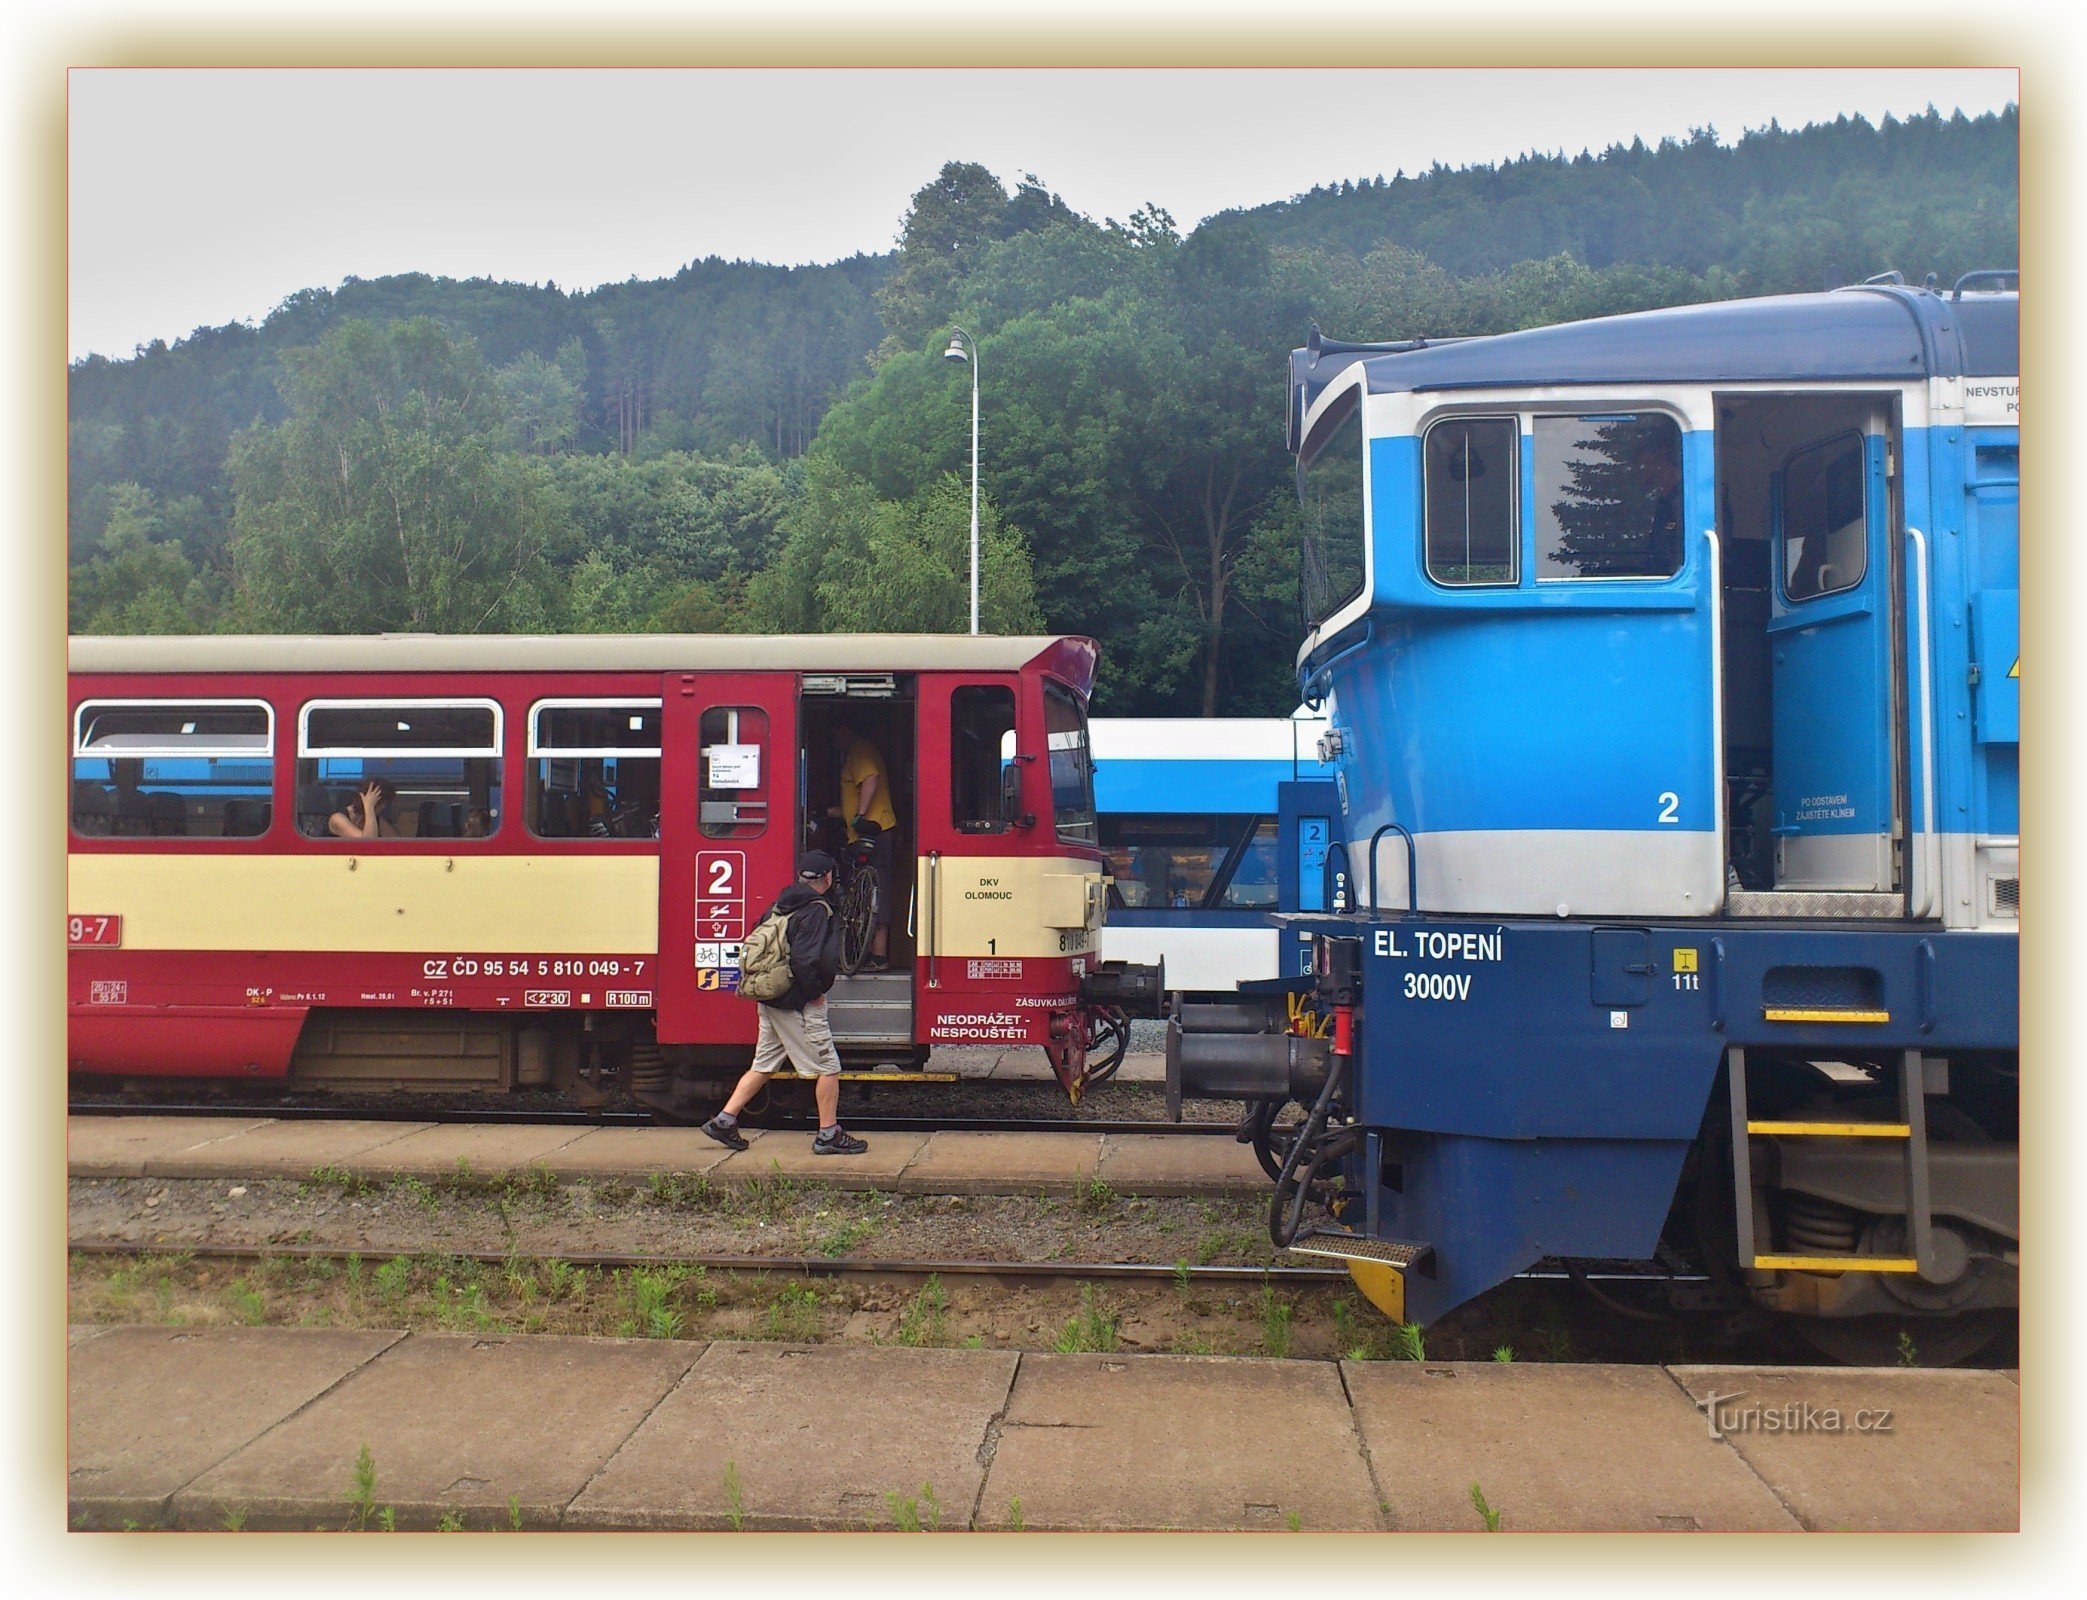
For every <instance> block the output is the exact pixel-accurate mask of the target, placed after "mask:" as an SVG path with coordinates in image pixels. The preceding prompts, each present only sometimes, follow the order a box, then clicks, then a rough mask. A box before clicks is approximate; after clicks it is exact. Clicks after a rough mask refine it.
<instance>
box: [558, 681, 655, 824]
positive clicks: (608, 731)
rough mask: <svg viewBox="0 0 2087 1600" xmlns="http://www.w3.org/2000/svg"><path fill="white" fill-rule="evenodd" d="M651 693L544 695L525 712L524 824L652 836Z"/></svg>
mask: <svg viewBox="0 0 2087 1600" xmlns="http://www.w3.org/2000/svg"><path fill="white" fill-rule="evenodd" d="M659 724H660V710H659V702H658V701H657V700H544V701H540V702H538V704H537V705H536V706H534V707H533V708H532V709H531V711H530V715H529V785H528V788H529V794H528V805H527V810H528V821H529V831H530V832H531V833H533V834H535V835H536V836H537V837H538V838H540V839H656V838H658V837H659V751H660V736H659Z"/></svg>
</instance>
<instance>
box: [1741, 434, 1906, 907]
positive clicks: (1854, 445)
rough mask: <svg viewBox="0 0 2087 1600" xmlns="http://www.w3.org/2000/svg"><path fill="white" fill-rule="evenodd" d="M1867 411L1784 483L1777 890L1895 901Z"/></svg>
mask: <svg viewBox="0 0 2087 1600" xmlns="http://www.w3.org/2000/svg"><path fill="white" fill-rule="evenodd" d="M1891 452H1892V443H1891V437H1890V423H1889V419H1888V417H1887V416H1886V415H1885V413H1884V412H1883V410H1882V409H1881V408H1867V409H1866V411H1865V412H1863V413H1858V414H1857V415H1854V416H1851V417H1850V419H1849V421H1848V423H1847V424H1846V425H1844V426H1843V427H1842V428H1840V429H1839V430H1838V431H1836V432H1833V433H1831V434H1829V435H1827V436H1825V437H1822V438H1817V439H1813V440H1809V441H1807V442H1806V443H1804V444H1802V445H1800V446H1799V447H1798V448H1796V449H1795V450H1793V451H1792V452H1791V453H1790V454H1789V456H1788V457H1787V458H1786V460H1785V461H1784V463H1783V465H1782V468H1781V469H1780V470H1779V471H1778V472H1777V473H1776V475H1775V479H1774V488H1773V501H1774V519H1773V530H1774V531H1773V539H1772V543H1771V567H1772V573H1771V583H1770V586H1769V592H1770V601H1771V608H1770V613H1769V620H1768V627H1767V632H1768V640H1769V649H1770V651H1771V653H1772V659H1773V668H1772V674H1771V682H1772V695H1773V704H1774V717H1773V772H1774V819H1775V820H1774V824H1773V827H1772V832H1773V835H1774V839H1775V887H1776V888H1777V889H1779V890H1791V891H1845V892H1852V893H1868V894H1892V893H1896V892H1897V891H1898V890H1899V889H1900V888H1901V887H1902V886H1903V883H1902V878H1901V874H1900V871H1899V861H1898V855H1897V851H1896V849H1895V845H1896V842H1897V841H1898V840H1900V839H1902V838H1903V836H1904V834H1903V830H1902V828H1901V827H1900V821H1901V818H1902V816H1903V811H1902V809H1901V808H1900V806H1899V804H1898V799H1899V793H1900V791H1899V787H1898V784H1897V782H1896V781H1895V780H1896V776H1897V769H1898V762H1897V759H1896V755H1897V752H1896V751H1895V749H1894V742H1893V737H1892V734H1893V729H1894V727H1896V726H1897V724H1898V720H1899V719H1898V718H1897V716H1896V715H1895V714H1894V712H1895V703H1896V700H1897V695H1896V692H1895V691H1896V682H1895V675H1894V672H1893V667H1892V662H1893V654H1892V650H1893V646H1892V641H1893V640H1894V639H1895V638H1896V637H1897V629H1896V627H1895V626H1894V620H1895V619H1894V610H1893V597H1894V595H1895V594H1896V593H1897V585H1896V584H1895V582H1894V581H1893V563H1892V541H1891V538H1890V532H1891V527H1892V524H1893V521H1894V518H1893V517H1892V514H1891V493H1890V488H1891V486H1890V481H1889V477H1888V471H1889V462H1890V459H1891Z"/></svg>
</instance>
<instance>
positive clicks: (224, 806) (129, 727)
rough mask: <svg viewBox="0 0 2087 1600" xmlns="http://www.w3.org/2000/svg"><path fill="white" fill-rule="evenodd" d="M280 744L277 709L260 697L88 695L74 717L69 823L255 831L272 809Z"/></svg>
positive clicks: (187, 833)
mask: <svg viewBox="0 0 2087 1600" xmlns="http://www.w3.org/2000/svg"><path fill="white" fill-rule="evenodd" d="M274 753H275V714H274V713H273V712H272V711H271V710H270V709H269V707H268V706H267V705H266V704H265V703H263V702H261V701H224V700H90V701H87V702H86V703H84V704H83V705H81V707H80V708H79V711H78V712H77V714H76V715H75V716H74V718H73V763H72V826H73V831H74V832H75V833H78V834H83V835H85V836H87V837H90V838H104V837H115V838H159V839H252V838H256V837H258V836H259V835H261V834H264V833H266V832H267V831H268V823H269V819H270V816H271V813H272V809H273V806H272V801H273V793H274V785H275V765H274V761H273V756H274Z"/></svg>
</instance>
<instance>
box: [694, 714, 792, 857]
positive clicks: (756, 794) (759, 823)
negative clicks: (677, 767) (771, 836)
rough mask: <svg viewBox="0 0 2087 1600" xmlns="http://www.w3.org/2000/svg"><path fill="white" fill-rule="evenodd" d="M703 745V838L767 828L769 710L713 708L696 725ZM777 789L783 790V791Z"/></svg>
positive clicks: (771, 783)
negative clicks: (698, 724)
mask: <svg viewBox="0 0 2087 1600" xmlns="http://www.w3.org/2000/svg"><path fill="white" fill-rule="evenodd" d="M697 732H698V738H699V741H700V743H701V745H702V752H701V771H700V773H699V774H698V776H699V778H700V781H701V790H700V792H699V794H698V796H697V811H696V818H697V821H698V823H699V824H700V825H701V827H702V829H703V836H704V837H705V838H706V839H752V838H755V837H757V836H758V835H760V834H763V833H766V832H767V831H768V799H769V796H770V795H772V794H775V793H777V792H778V790H777V783H778V782H779V781H787V780H788V779H789V778H790V777H791V776H792V775H791V774H789V773H785V774H783V775H782V779H781V780H779V779H778V777H777V775H776V774H775V773H774V772H773V771H772V770H771V768H772V766H773V763H772V762H771V761H770V759H769V757H770V756H771V754H773V752H771V751H770V750H769V748H768V713H767V712H765V711H763V710H762V709H761V708H760V707H759V706H711V707H710V708H709V709H708V710H706V711H705V712H704V713H703V720H702V723H701V724H700V726H699V727H698V730H697ZM780 792H783V793H787V792H788V791H787V790H782V791H780Z"/></svg>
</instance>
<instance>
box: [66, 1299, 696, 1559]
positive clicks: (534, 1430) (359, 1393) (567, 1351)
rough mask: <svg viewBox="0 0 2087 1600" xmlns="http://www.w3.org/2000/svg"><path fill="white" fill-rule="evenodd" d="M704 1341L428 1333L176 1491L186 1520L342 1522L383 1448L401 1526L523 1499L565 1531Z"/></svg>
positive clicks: (529, 1518) (481, 1520)
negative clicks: (563, 1524)
mask: <svg viewBox="0 0 2087 1600" xmlns="http://www.w3.org/2000/svg"><path fill="white" fill-rule="evenodd" d="M284 1331H285V1332H302V1331H303V1330H288V1329H286V1330H284ZM90 1348H91V1347H90ZM702 1350H703V1347H702V1346H701V1345H696V1344H684V1343H680V1342H678V1341H674V1340H659V1341H652V1340H644V1339H538V1338H531V1337H528V1336H526V1335H524V1336H518V1337H476V1336H473V1335H471V1334H459V1333H422V1334H413V1335H411V1336H409V1337H407V1338H405V1339H402V1340H400V1341H399V1342H398V1344H396V1345H395V1346H393V1347H392V1348H391V1349H390V1350H389V1351H388V1352H387V1353H388V1355H389V1356H390V1359H389V1360H383V1361H373V1362H371V1363H369V1364H368V1365H367V1366H365V1367H363V1368H361V1369H360V1370H358V1371H357V1372H355V1373H354V1374H353V1375H352V1376H350V1377H349V1378H347V1379H346V1380H345V1381H344V1382H342V1383H341V1384H339V1385H338V1386H337V1387H336V1388H334V1389H332V1390H330V1391H329V1392H328V1393H327V1394H326V1395H324V1396H323V1397H322V1398H320V1399H319V1400H318V1401H316V1402H315V1403H313V1404H311V1405H309V1406H307V1407H306V1408H305V1409H303V1410H302V1411H299V1412H298V1413H297V1414H296V1415H295V1416H292V1417H289V1418H287V1419H285V1420H283V1421H281V1422H278V1423H277V1424H276V1425H275V1426H273V1427H271V1428H269V1429H268V1430H267V1431H266V1432H264V1433H262V1434H260V1435H259V1436H258V1437H256V1438H254V1439H253V1440H252V1441H251V1442H250V1443H248V1444H247V1445H245V1447H244V1448H242V1449H240V1450H238V1451H235V1452H234V1453H233V1454H232V1455H231V1456H230V1457H229V1458H228V1459H226V1460H224V1461H223V1462H221V1463H219V1464H218V1465H216V1466H214V1467H212V1468H211V1469H210V1470H209V1471H207V1472H205V1473H203V1474H202V1475H201V1476H200V1477H198V1478H197V1479H196V1480H195V1481H194V1482H193V1483H191V1484H189V1485H188V1487H187V1488H185V1489H183V1490H182V1491H181V1492H180V1493H179V1494H177V1495H176V1496H175V1497H174V1501H173V1507H172V1511H173V1518H174V1520H175V1521H176V1522H177V1523H178V1524H180V1525H181V1526H184V1527H191V1528H196V1527H212V1526H215V1525H216V1523H217V1521H218V1520H219V1519H220V1518H221V1517H222V1516H223V1511H222V1509H221V1508H223V1507H226V1506H236V1507H240V1508H243V1509H244V1510H245V1511H246V1513H247V1523H246V1526H247V1527H249V1528H280V1527H314V1526H318V1527H338V1526H340V1525H341V1524H342V1522H343V1521H344V1519H345V1518H346V1515H347V1512H348V1509H349V1506H348V1502H349V1496H350V1491H351V1489H352V1486H353V1484H354V1478H355V1463H356V1459H357V1457H358V1455H359V1454H360V1452H361V1450H362V1448H363V1447H364V1446H365V1445H367V1446H368V1447H369V1452H370V1458H371V1462H372V1464H373V1465H374V1467H375V1472H376V1478H375V1485H374V1496H375V1504H376V1505H378V1506H389V1507H391V1508H393V1511H394V1513H395V1515H396V1518H397V1524H398V1526H399V1527H401V1528H432V1527H435V1526H436V1525H437V1524H438V1523H439V1522H440V1521H441V1519H442V1517H443V1516H444V1515H445V1514H455V1515H459V1516H461V1517H462V1518H463V1519H464V1522H465V1525H466V1526H468V1527H506V1526H507V1525H508V1516H509V1511H508V1508H509V1504H510V1501H513V1502H514V1503H515V1504H516V1505H518V1507H519V1514H520V1516H521V1519H522V1524H523V1526H524V1527H531V1528H545V1527H554V1526H557V1525H558V1524H559V1522H560V1521H561V1519H562V1518H563V1517H564V1515H565V1508H566V1507H567V1506H569V1505H570V1504H571V1503H572V1502H573V1500H574V1499H575V1498H577V1497H578V1495H579V1494H580V1492H581V1491H582V1490H583V1489H585V1488H586V1487H587V1483H588V1480H589V1479H591V1478H592V1477H593V1476H594V1475H595V1473H596V1472H597V1471H599V1470H600V1467H601V1464H602V1463H603V1462H604V1461H606V1460H608V1459H609V1458H610V1457H611V1456H613V1455H614V1454H615V1453H616V1452H617V1451H618V1450H619V1449H620V1448H621V1447H622V1446H623V1445H624V1444H625V1443H626V1442H627V1441H628V1440H629V1439H630V1436H631V1434H632V1433H633V1432H634V1431H635V1430H636V1428H637V1426H638V1424H639V1423H641V1422H642V1421H644V1420H645V1419H646V1418H647V1417H648V1416H650V1415H651V1414H652V1412H653V1411H654V1410H655V1408H657V1406H658V1405H659V1402H660V1401H661V1400H662V1399H664V1398H665V1397H666V1395H667V1393H668V1392H669V1391H670V1390H671V1389H672V1388H673V1387H674V1385H675V1384H676V1383H678V1382H679V1381H680V1380H681V1378H682V1376H683V1375H684V1374H686V1373H687V1371H688V1370H689V1368H690V1367H691V1366H693V1365H694V1364H695V1360H696V1358H697V1357H698V1356H699V1355H700V1354H701V1353H702ZM241 1381H242V1382H243V1381H244V1375H243V1373H242V1375H241Z"/></svg>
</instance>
